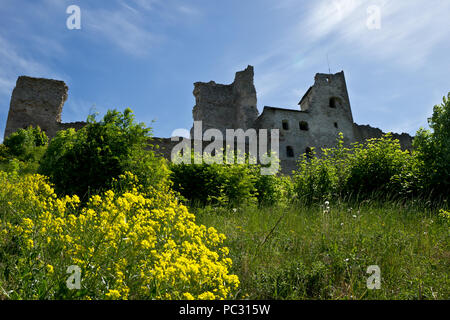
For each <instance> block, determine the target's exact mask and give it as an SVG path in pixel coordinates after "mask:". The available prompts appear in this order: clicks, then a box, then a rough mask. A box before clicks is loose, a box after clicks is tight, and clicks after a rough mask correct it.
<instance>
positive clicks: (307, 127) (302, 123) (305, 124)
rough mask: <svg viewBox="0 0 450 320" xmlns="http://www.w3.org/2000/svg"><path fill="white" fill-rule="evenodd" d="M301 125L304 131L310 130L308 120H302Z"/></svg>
mask: <svg viewBox="0 0 450 320" xmlns="http://www.w3.org/2000/svg"><path fill="white" fill-rule="evenodd" d="M299 126H300V130H302V131H308V130H309V126H308V122H306V121H300V123H299Z"/></svg>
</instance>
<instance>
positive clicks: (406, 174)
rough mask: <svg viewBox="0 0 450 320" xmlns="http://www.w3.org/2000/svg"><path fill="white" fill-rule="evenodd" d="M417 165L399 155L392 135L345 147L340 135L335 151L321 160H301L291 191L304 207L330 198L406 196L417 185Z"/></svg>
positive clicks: (327, 152) (406, 154)
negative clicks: (305, 204)
mask: <svg viewBox="0 0 450 320" xmlns="http://www.w3.org/2000/svg"><path fill="white" fill-rule="evenodd" d="M416 176H417V161H416V159H415V158H414V156H413V155H411V153H410V152H409V151H402V150H401V147H400V143H399V141H398V140H394V139H392V135H391V134H389V133H388V134H386V135H384V136H383V137H381V138H374V139H368V140H367V141H365V142H364V143H359V142H357V143H354V144H352V146H351V147H345V146H344V140H343V135H342V133H341V134H340V136H339V138H338V140H337V146H336V147H334V148H327V149H322V154H321V156H320V157H318V156H317V155H316V153H315V152H314V150H313V153H312V156H308V157H307V156H306V155H305V154H304V155H303V156H302V158H301V159H300V161H299V162H298V168H297V170H296V172H295V173H294V177H293V180H294V189H295V192H296V193H297V196H298V198H299V199H301V200H303V201H305V202H306V203H312V202H317V201H319V202H321V201H323V200H325V199H329V198H330V197H354V196H359V197H363V198H364V197H370V196H372V195H374V194H375V193H378V195H379V196H387V195H390V196H393V195H405V194H408V193H409V192H410V191H411V190H410V189H411V188H412V184H413V183H415V182H416V180H415V178H416Z"/></svg>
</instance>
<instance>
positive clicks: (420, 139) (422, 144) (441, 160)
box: [413, 92, 450, 197]
mask: <svg viewBox="0 0 450 320" xmlns="http://www.w3.org/2000/svg"><path fill="white" fill-rule="evenodd" d="M428 124H429V126H430V128H431V129H432V131H430V130H425V129H423V128H420V129H419V131H418V132H417V134H416V137H415V138H414V142H413V145H414V147H415V148H416V150H417V157H418V159H419V160H420V165H421V173H422V181H423V189H424V191H426V192H431V193H432V194H434V195H441V196H446V197H448V196H449V194H450V92H449V93H448V95H447V97H444V98H443V103H442V104H440V105H435V106H434V108H433V116H432V117H431V118H429V119H428Z"/></svg>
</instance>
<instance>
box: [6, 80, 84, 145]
mask: <svg viewBox="0 0 450 320" xmlns="http://www.w3.org/2000/svg"><path fill="white" fill-rule="evenodd" d="M67 91H68V87H67V85H66V84H65V83H64V81H59V80H52V79H43V78H31V77H25V76H21V77H19V78H18V79H17V83H16V87H15V88H14V90H13V93H12V96H11V103H10V107H9V113H8V120H7V122H6V128H5V135H4V138H6V137H8V136H9V135H10V134H11V133H13V132H15V131H17V130H19V129H25V128H27V127H28V126H30V125H31V126H33V127H36V126H39V127H41V129H42V130H43V131H45V133H46V134H47V136H48V137H49V138H53V137H54V136H55V135H56V133H57V132H58V131H59V130H64V129H68V128H74V129H80V128H82V127H83V126H84V125H85V123H84V122H73V123H61V113H62V109H63V106H64V102H65V101H66V100H67V97H68V95H67Z"/></svg>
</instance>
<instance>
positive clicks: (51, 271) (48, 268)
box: [47, 264, 55, 273]
mask: <svg viewBox="0 0 450 320" xmlns="http://www.w3.org/2000/svg"><path fill="white" fill-rule="evenodd" d="M54 271H55V270H54V269H53V266H52V265H51V264H48V265H47V272H48V273H53V272H54Z"/></svg>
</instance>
